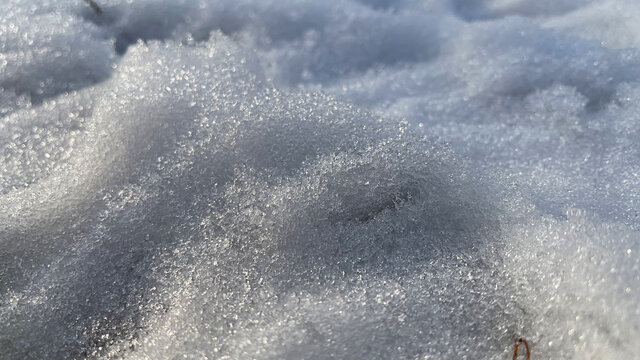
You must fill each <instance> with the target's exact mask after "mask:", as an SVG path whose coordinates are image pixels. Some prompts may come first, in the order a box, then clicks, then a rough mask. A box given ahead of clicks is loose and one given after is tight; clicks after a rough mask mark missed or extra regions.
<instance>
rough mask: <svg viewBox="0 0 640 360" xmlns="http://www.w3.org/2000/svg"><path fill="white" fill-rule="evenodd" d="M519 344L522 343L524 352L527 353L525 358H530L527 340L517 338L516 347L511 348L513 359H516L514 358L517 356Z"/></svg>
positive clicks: (528, 359)
mask: <svg viewBox="0 0 640 360" xmlns="http://www.w3.org/2000/svg"><path fill="white" fill-rule="evenodd" d="M520 344H524V350H525V352H526V355H527V360H530V359H531V352H530V351H529V344H528V343H527V340H525V339H518V341H516V347H515V349H513V360H516V358H517V357H518V345H520Z"/></svg>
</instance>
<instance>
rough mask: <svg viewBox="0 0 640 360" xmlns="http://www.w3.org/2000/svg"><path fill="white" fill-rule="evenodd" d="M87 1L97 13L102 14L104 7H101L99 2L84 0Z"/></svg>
mask: <svg viewBox="0 0 640 360" xmlns="http://www.w3.org/2000/svg"><path fill="white" fill-rule="evenodd" d="M84 1H86V2H87V4H89V6H91V8H92V9H93V11H95V12H96V14H98V15H100V14H102V9H100V6H99V5H98V4H96V2H95V1H93V0H84Z"/></svg>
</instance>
